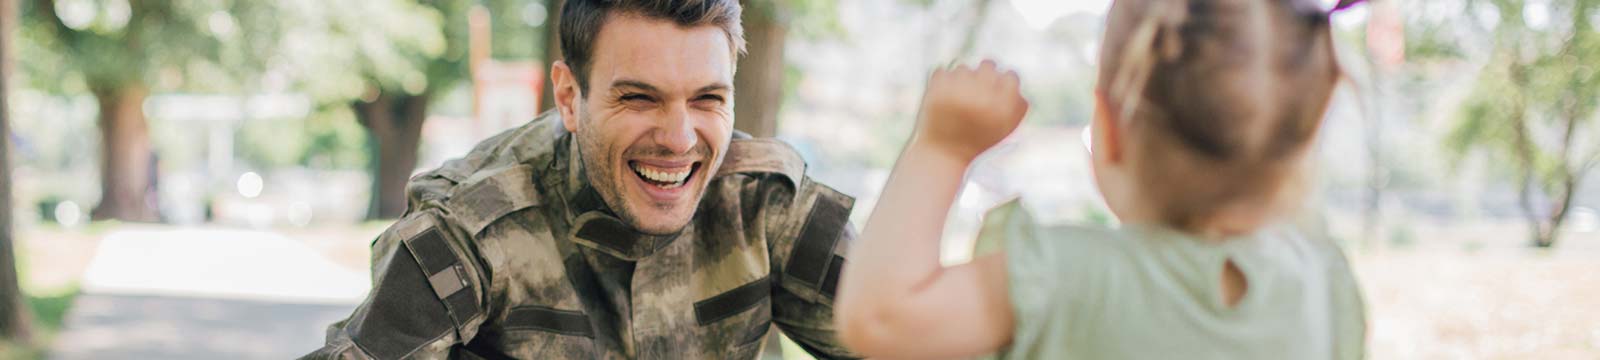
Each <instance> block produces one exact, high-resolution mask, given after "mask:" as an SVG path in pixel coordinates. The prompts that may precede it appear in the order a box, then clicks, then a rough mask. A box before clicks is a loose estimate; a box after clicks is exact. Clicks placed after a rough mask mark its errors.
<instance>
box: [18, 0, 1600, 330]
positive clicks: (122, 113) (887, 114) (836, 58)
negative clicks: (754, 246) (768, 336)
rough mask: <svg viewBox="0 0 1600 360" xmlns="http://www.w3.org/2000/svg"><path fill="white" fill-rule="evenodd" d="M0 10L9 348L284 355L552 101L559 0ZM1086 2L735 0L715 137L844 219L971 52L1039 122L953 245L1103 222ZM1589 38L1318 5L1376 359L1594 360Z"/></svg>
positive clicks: (285, 0) (1100, 12) (1345, 202)
mask: <svg viewBox="0 0 1600 360" xmlns="http://www.w3.org/2000/svg"><path fill="white" fill-rule="evenodd" d="M1332 2H1333V1H1325V3H1327V4H1326V5H1328V6H1330V7H1331V5H1332ZM7 3H11V4H10V5H9V6H10V7H9V8H7V9H9V10H10V12H9V13H7V12H5V11H0V18H3V19H4V20H0V23H4V24H8V25H6V26H5V27H0V28H5V29H8V30H7V32H6V33H5V34H4V35H3V36H5V37H6V39H7V40H8V41H4V42H3V43H8V44H9V45H8V46H9V47H8V48H7V49H8V51H6V52H5V53H6V54H8V55H9V56H10V58H11V59H10V61H11V67H10V71H9V72H5V73H4V76H3V79H4V81H5V84H6V90H7V92H6V93H5V96H6V98H5V99H6V100H7V101H6V102H5V103H6V104H9V107H10V110H9V111H10V112H9V113H10V115H11V116H10V117H9V118H7V120H8V121H9V126H10V129H9V133H7V134H5V139H6V140H8V141H9V143H10V146H11V149H10V151H9V152H8V153H7V155H9V159H10V161H11V164H12V167H11V170H10V173H9V179H10V180H9V181H10V184H12V186H11V191H12V196H11V199H10V201H11V203H10V209H11V212H10V213H9V215H10V218H11V221H12V223H13V228H12V229H11V233H12V237H10V238H9V240H10V241H11V245H12V246H14V248H15V250H16V251H15V252H14V256H15V257H16V260H17V263H16V267H15V269H14V270H15V271H12V270H13V269H7V268H3V267H0V275H6V276H10V275H15V276H16V277H17V278H18V279H19V280H20V284H21V294H22V295H23V296H22V303H23V304H24V306H23V307H22V311H25V313H26V314H28V316H26V318H27V321H25V322H24V323H23V324H22V325H21V326H20V327H13V326H0V327H11V328H21V329H24V331H23V332H22V334H24V335H12V336H7V340H6V341H3V342H0V358H5V359H11V358H21V359H33V358H50V359H99V358H163V359H169V358H185V359H187V358H193V359H209V358H237V359H245V358H264V359H269V358H285V357H294V356H298V355H301V354H303V353H305V352H308V351H310V350H312V349H314V348H315V347H317V346H318V345H319V344H320V343H321V341H322V338H323V335H324V333H323V330H324V327H325V326H326V325H327V324H328V323H331V322H332V321H335V320H338V319H340V318H342V317H343V316H345V315H348V312H349V311H350V309H352V308H353V307H354V306H355V304H356V303H357V302H359V300H360V299H361V298H362V297H363V296H365V293H366V290H367V286H368V274H369V271H368V257H369V253H368V249H367V247H368V245H369V244H370V243H371V241H372V239H373V238H374V236H376V234H377V233H379V232H381V231H382V230H383V228H384V227H385V226H387V225H388V224H389V223H390V222H392V219H393V218H394V217H395V216H397V215H398V214H399V213H400V212H401V211H403V210H404V203H403V201H404V198H403V195H402V193H401V192H400V191H402V190H403V184H404V181H405V179H406V178H407V177H408V176H409V175H411V174H414V173H417V172H420V171H425V170H428V169H431V168H434V167H436V166H438V165H439V164H441V163H443V162H444V161H445V160H448V159H450V158H452V157H456V156H460V155H462V154H464V153H466V151H467V150H469V149H470V147H471V146H472V145H473V144H475V143H476V142H477V141H478V140H480V139H483V138H485V137H487V136H490V135H492V134H494V133H496V132H498V131H501V130H504V129H507V128H510V127H514V126H517V125H518V124H521V123H522V122H524V121H526V120H528V119H530V118H531V117H532V116H533V115H534V114H536V113H538V111H539V110H540V109H543V108H546V107H548V104H549V101H548V99H547V98H542V97H544V96H545V94H546V93H547V92H546V91H544V87H545V86H546V84H545V81H546V78H545V76H546V75H545V73H544V69H545V68H546V65H545V64H546V63H547V60H548V58H547V56H548V55H549V54H550V53H551V52H550V51H549V49H550V47H549V42H548V41H547V39H550V34H549V32H548V30H549V28H548V25H549V24H550V23H551V21H552V18H553V13H554V11H553V9H556V7H555V1H551V0H362V1H316V0H274V1H266V0H210V1H201V0H193V1H170V2H169V1H137V0H54V1H50V0H0V4H7ZM1108 6H1109V1H1105V0H1090V1H1058V0H852V1H842V0H761V1H754V0H752V1H747V4H746V14H745V17H746V19H745V21H744V24H745V26H746V34H747V36H748V37H749V41H750V47H751V49H750V55H749V56H748V57H746V58H745V59H744V60H742V62H741V64H740V66H739V74H738V77H739V78H738V79H736V83H737V86H738V87H739V89H740V91H739V95H738V96H739V98H738V99H737V103H738V104H739V106H738V107H737V111H738V115H737V116H738V122H739V127H740V128H741V129H744V130H746V131H750V132H752V133H755V134H757V135H764V136H776V137H778V138H781V139H783V140H787V141H789V142H790V143H791V144H793V145H795V147H797V148H798V149H800V151H801V152H802V153H803V154H804V156H805V157H806V159H807V160H808V162H809V164H810V166H809V168H808V172H809V174H810V175H811V176H813V177H815V178H817V179H820V180H821V181H823V182H825V183H828V184H830V185H832V186H834V187H835V188H838V189H840V190H842V191H844V192H846V193H848V194H851V195H854V196H856V197H857V198H858V199H859V201H858V202H857V206H856V209H855V212H854V217H853V218H854V220H855V223H856V224H857V225H859V224H860V223H861V222H862V221H863V220H865V216H866V214H867V213H868V212H869V211H870V209H871V208H872V206H873V203H874V202H875V200H876V198H877V194H878V193H879V191H880V188H881V187H882V186H883V183H884V182H885V180H886V179H887V176H888V173H887V169H888V167H889V165H891V164H892V163H893V161H894V160H895V157H896V156H897V155H898V152H899V150H900V146H901V145H902V144H903V142H904V141H905V140H906V138H907V136H908V135H909V134H910V131H911V125H912V120H913V116H914V111H915V110H916V105H917V101H918V98H919V96H920V95H921V89H922V85H923V82H924V80H925V78H926V76H927V73H928V72H929V71H930V70H931V69H933V68H935V67H938V66H941V65H944V64H949V63H951V62H952V61H973V60H976V59H981V58H993V59H996V60H998V61H999V62H1000V63H1001V64H1003V65H1004V66H1007V67H1010V68H1013V69H1015V70H1017V71H1018V72H1019V73H1020V74H1021V76H1022V78H1023V80H1024V81H1023V87H1024V91H1025V93H1026V95H1027V96H1028V98H1029V100H1031V102H1032V104H1033V107H1032V111H1031V112H1030V113H1029V115H1028V119H1027V120H1026V122H1025V123H1024V125H1023V129H1022V130H1020V131H1019V132H1018V133H1017V135H1015V136H1014V137H1013V138H1012V139H1011V140H1008V141H1007V142H1006V143H1005V144H1004V145H1002V146H1001V147H1000V148H998V149H996V150H995V151H993V152H992V153H991V154H989V155H987V156H985V157H984V159H983V160H981V161H980V162H979V163H978V164H977V165H976V166H975V167H974V169H973V170H972V171H971V172H970V174H969V179H970V182H969V183H968V185H967V187H966V189H965V191H964V192H963V195H962V197H961V198H960V200H959V202H958V208H957V209H955V210H954V211H953V212H952V215H953V216H954V217H953V218H952V221H951V224H950V226H949V228H948V230H947V234H948V236H947V240H946V244H945V245H946V246H945V249H946V250H947V251H946V253H947V254H948V256H947V257H946V260H947V261H948V262H960V261H963V260H964V259H965V258H966V256H967V255H966V252H967V251H968V249H969V247H970V246H971V244H970V243H971V240H970V239H971V237H972V235H973V233H975V231H976V229H975V226H976V224H977V221H978V216H979V214H981V213H982V212H983V211H984V210H985V209H987V208H988V207H990V206H993V205H995V204H998V203H999V202H1001V201H1004V200H1006V199H1009V198H1012V197H1017V196H1020V197H1022V198H1023V199H1025V201H1026V203H1027V205H1028V206H1029V207H1030V208H1032V210H1033V211H1035V212H1036V213H1037V214H1038V216H1039V217H1040V218H1042V219H1045V220H1046V221H1049V222H1054V223H1101V224H1108V225H1110V224H1114V223H1115V220H1114V219H1113V218H1112V217H1111V216H1110V215H1109V213H1108V212H1107V211H1105V209H1104V207H1103V206H1102V205H1101V203H1100V201H1099V198H1098V195H1097V194H1098V193H1097V192H1096V190H1095V189H1094V185H1093V182H1092V181H1091V178H1090V176H1089V168H1088V164H1087V154H1086V152H1085V150H1084V149H1085V146H1084V144H1083V143H1082V140H1081V139H1082V138H1081V136H1080V135H1081V134H1082V133H1083V131H1084V126H1085V125H1086V124H1087V123H1088V120H1089V117H1090V114H1091V113H1092V108H1091V106H1092V103H1093V101H1092V93H1091V89H1092V87H1093V86H1094V84H1093V81H1094V78H1095V69H1096V60H1097V58H1098V55H1097V54H1096V52H1097V50H1098V48H1099V45H1100V44H1099V43H1098V42H1099V38H1100V33H1101V31H1102V28H1103V21H1104V19H1103V16H1104V13H1105V10H1106V8H1107V7H1108ZM1596 23H1600V0H1429V1H1420V0H1382V1H1377V2H1374V3H1371V4H1365V5H1360V6H1357V7H1355V8H1353V9H1351V10H1349V11H1346V12H1343V13H1338V14H1335V15H1334V17H1333V24H1334V28H1335V32H1336V36H1335V37H1336V39H1337V47H1338V51H1339V55H1340V58H1341V62H1342V65H1343V67H1344V68H1345V70H1346V73H1347V75H1348V77H1349V79H1348V80H1349V81H1347V82H1345V83H1344V84H1343V86H1342V87H1341V88H1340V89H1339V91H1338V92H1337V94H1336V96H1335V99H1334V103H1333V106H1332V109H1330V110H1329V114H1328V118H1327V120H1326V122H1325V125H1324V127H1323V130H1322V133H1321V140H1320V142H1319V144H1318V152H1317V155H1318V156H1317V157H1316V159H1315V161H1316V164H1317V167H1316V171H1315V176H1313V178H1315V184H1316V186H1317V188H1318V189H1319V191H1317V192H1316V196H1314V199H1313V200H1312V201H1311V202H1310V203H1309V204H1307V206H1306V208H1307V209H1310V210H1311V211H1318V212H1321V213H1322V214H1323V215H1325V216H1326V217H1327V218H1328V219H1329V223H1330V225H1331V226H1332V231H1333V235H1334V236H1335V238H1337V240H1338V241H1340V242H1341V244H1342V245H1343V246H1344V248H1345V249H1346V251H1347V253H1348V254H1350V257H1351V262H1352V263H1353V265H1354V266H1355V268H1356V270H1357V273H1358V276H1360V280H1361V281H1362V287H1363V289H1364V291H1365V296H1366V299H1367V301H1368V310H1369V317H1370V324H1371V326H1370V333H1369V341H1368V344H1369V350H1370V355H1371V357H1372V358H1374V359H1480V358H1481V359H1595V358H1600V300H1597V299H1600V233H1596V231H1600V212H1597V211H1596V208H1600V188H1596V187H1595V186H1594V185H1600V180H1596V177H1595V176H1593V175H1594V174H1595V171H1594V168H1595V166H1596V165H1597V164H1600V124H1597V123H1596V117H1597V114H1596V109H1597V107H1600V74H1597V73H1596V72H1597V71H1600V68H1597V67H1600V36H1597V35H1600V34H1597V33H1596V29H1597V28H1596V26H1595V24H1596ZM756 89H761V91H757V90H756ZM7 291H8V290H5V289H0V293H5V292H7ZM8 296H9V294H8ZM4 309H5V307H4V306H0V310H4ZM774 344H775V345H772V346H769V347H768V350H769V354H768V357H771V358H781V357H790V358H793V357H802V355H801V354H802V353H801V352H799V351H798V348H797V347H794V346H792V345H788V344H784V343H782V342H781V341H778V340H774Z"/></svg>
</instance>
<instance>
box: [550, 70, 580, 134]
mask: <svg viewBox="0 0 1600 360" xmlns="http://www.w3.org/2000/svg"><path fill="white" fill-rule="evenodd" d="M550 84H551V85H553V86H551V87H550V89H551V91H552V92H553V93H554V94H552V95H554V96H552V98H554V99H555V102H556V104H555V105H556V111H560V112H561V124H562V125H563V126H566V128H567V131H568V132H577V131H578V108H577V105H578V103H577V102H578V101H580V99H581V98H582V97H583V95H582V94H581V93H580V91H581V90H580V88H579V87H578V79H577V77H575V76H573V73H572V68H571V67H568V66H567V62H565V61H556V62H555V63H553V64H550Z"/></svg>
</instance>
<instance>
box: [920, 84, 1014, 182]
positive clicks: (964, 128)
mask: <svg viewBox="0 0 1600 360" xmlns="http://www.w3.org/2000/svg"><path fill="white" fill-rule="evenodd" d="M1018 83H1019V80H1018V79H1017V73H1016V72H1013V71H1005V72H1001V71H1000V70H998V69H996V68H995V63H994V61H990V60H984V61H983V63H982V64H980V65H978V67H977V68H972V67H970V66H957V67H954V68H949V69H939V70H935V71H934V72H933V76H931V77H930V78H929V79H928V90H927V92H925V93H923V95H922V114H921V115H920V119H919V120H918V121H919V122H920V124H919V125H918V130H917V135H916V137H915V138H914V140H913V141H914V142H916V143H917V145H922V146H926V147H929V148H932V149H933V150H938V151H943V152H947V153H949V154H951V155H955V156H956V157H957V158H959V159H962V160H971V159H972V158H975V157H977V156H978V155H979V154H981V153H983V151H984V150H987V149H989V147H991V146H994V145H995V144H996V143H999V142H1000V140H1002V139H1005V137H1006V136H1007V135H1010V134H1011V132H1012V131H1013V130H1016V129H1017V125H1018V124H1020V123H1021V122H1022V117H1023V115H1026V114H1027V113H1028V100H1026V99H1023V98H1022V92H1021V89H1019V87H1018Z"/></svg>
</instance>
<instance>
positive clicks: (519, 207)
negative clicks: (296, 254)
mask: <svg viewBox="0 0 1600 360" xmlns="http://www.w3.org/2000/svg"><path fill="white" fill-rule="evenodd" d="M739 13H740V6H739V5H738V3H737V2H736V1H735V0H678V1H671V0H568V1H567V2H566V5H565V8H564V9H563V10H562V12H561V22H560V24H561V29H560V36H561V45H562V50H563V51H564V52H565V54H566V55H565V58H564V61H561V62H556V63H555V64H552V66H551V78H552V81H553V83H554V84H555V85H556V86H555V93H554V95H555V98H556V103H557V109H555V110H553V111H552V112H547V113H545V114H544V115H541V116H539V118H538V119H536V120H534V121H532V122H530V123H528V124H526V125H523V126H522V127H520V128H517V129H513V130H511V131H508V132H506V133H503V134H500V135H498V136H495V137H493V138H490V139H488V140H486V141H484V142H483V143H481V144H479V145H478V146H477V148H476V149H474V150H473V151H472V152H471V153H468V154H467V155H466V156H465V157H463V158H461V159H457V160H453V161H450V162H448V163H446V164H445V165H444V166H442V167H440V168H439V169H436V170H433V171H430V172H428V173H424V174H422V175H419V176H417V177H415V178H413V179H412V180H411V183H410V184H409V186H408V189H407V192H408V197H409V201H410V208H409V210H408V211H407V214H406V216H405V217H404V218H402V219H401V220H400V221H399V222H397V223H396V224H394V225H393V226H392V227H390V228H389V229H388V230H387V231H386V232H384V233H383V234H382V235H380V236H379V237H378V239H377V240H376V242H374V244H373V247H372V249H373V286H372V291H371V293H370V294H369V295H368V297H367V299H366V301H365V302H363V303H362V304H361V306H360V307H359V308H357V309H356V310H355V312H354V313H353V314H352V315H351V316H350V317H349V318H348V319H346V320H344V321H341V322H339V323H337V324H334V325H333V326H331V327H330V329H329V333H328V340H327V345H326V346H325V347H323V348H322V349H320V350H317V351H316V352H313V353H312V354H310V355H308V356H307V358H313V359H333V358H338V359H366V358H374V359H399V358H418V359H437V358H451V359H454V358H489V359H501V358H518V359H590V358H643V359H710V358H714V359H751V358H754V357H756V356H758V354H759V353H760V351H761V348H762V344H763V343H764V342H763V341H762V339H763V338H764V337H765V335H766V334H767V332H768V329H770V328H771V326H772V325H773V324H776V325H777V327H778V328H779V329H781V330H782V331H783V332H784V333H786V334H788V335H789V337H790V338H791V339H794V340H795V341H796V342H798V343H799V344H800V345H801V346H802V347H804V348H805V349H806V350H807V351H808V352H810V353H812V354H813V355H816V356H819V357H824V358H843V357H852V355H851V354H850V353H849V352H848V351H847V350H846V349H844V348H843V347H841V346H840V345H838V342H837V341H836V340H835V338H834V331H833V327H832V314H833V310H832V305H831V304H832V298H833V290H834V285H835V282H836V281H837V278H838V270H839V268H840V266H841V265H843V263H844V255H843V252H842V251H843V249H845V248H846V245H847V244H846V243H848V242H849V241H850V239H852V238H853V237H854V233H853V231H851V230H850V226H849V224H848V222H847V220H846V218H847V217H848V214H849V213H850V208H851V206H852V203H853V199H851V198H850V197H848V196H845V195H843V194H841V193H839V192H837V191H834V190H833V189H830V188H828V187H827V186H824V185H822V184H819V183H816V182H814V181H812V180H811V179H809V178H807V177H805V176H804V172H805V163H804V162H802V161H801V160H800V158H799V156H798V155H797V154H796V153H795V152H794V151H793V150H792V149H791V148H789V147H788V146H787V145H784V144H783V143H781V142H778V141H774V140H754V139H749V138H748V136H745V135H742V134H736V133H735V132H734V131H733V120H734V119H733V91H734V89H733V86H732V84H733V73H734V63H735V59H736V57H737V56H738V54H739V52H740V51H741V50H742V48H743V38H742V29H741V27H740V25H739Z"/></svg>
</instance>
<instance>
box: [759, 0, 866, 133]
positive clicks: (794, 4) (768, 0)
mask: <svg viewBox="0 0 1600 360" xmlns="http://www.w3.org/2000/svg"><path fill="white" fill-rule="evenodd" d="M740 4H742V5H743V6H744V13H743V19H741V22H742V24H743V25H744V39H745V55H744V56H743V57H741V58H739V62H738V65H737V66H738V71H737V72H735V73H734V76H733V87H734V88H735V89H738V91H737V92H735V93H734V104H735V106H734V109H733V112H734V113H733V118H734V119H735V122H734V128H735V129H738V130H740V131H744V132H746V133H750V134H751V135H754V136H757V137H771V136H774V135H777V134H778V111H779V110H781V107H782V105H783V100H784V88H785V87H784V85H785V83H784V80H785V79H786V78H787V76H785V75H786V74H787V73H788V72H787V69H788V67H787V65H785V64H786V63H785V62H784V52H783V50H784V47H785V46H786V45H787V42H786V40H788V38H789V36H790V29H791V28H794V29H796V30H798V31H796V33H798V34H799V35H802V36H827V35H833V34H838V33H840V32H841V31H840V30H839V25H838V23H837V21H838V20H837V17H838V8H837V3H836V2H835V0H742V1H740Z"/></svg>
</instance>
